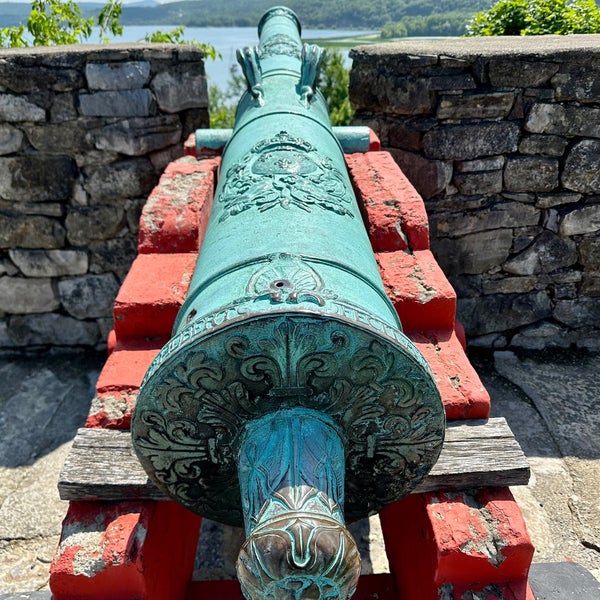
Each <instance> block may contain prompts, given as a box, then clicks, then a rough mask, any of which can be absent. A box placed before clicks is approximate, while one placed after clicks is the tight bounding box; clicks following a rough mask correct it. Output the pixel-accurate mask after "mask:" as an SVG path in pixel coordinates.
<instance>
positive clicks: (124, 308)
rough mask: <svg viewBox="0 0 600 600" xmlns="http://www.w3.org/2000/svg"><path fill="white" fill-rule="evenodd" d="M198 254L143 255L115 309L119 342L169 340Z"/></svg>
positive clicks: (132, 268) (136, 263)
mask: <svg viewBox="0 0 600 600" xmlns="http://www.w3.org/2000/svg"><path fill="white" fill-rule="evenodd" d="M197 258H198V255H197V254H196V253H186V254H140V255H139V256H138V257H137V258H136V259H135V260H134V261H133V264H132V265H131V269H130V271H129V274H128V275H127V277H126V278H125V281H124V282H123V285H122V286H121V289H120V290H119V293H118V294H117V298H116V300H115V306H114V317H115V332H116V336H117V339H118V340H119V341H122V340H126V339H140V338H141V339H144V338H156V337H169V336H170V334H171V330H172V329H173V323H174V321H175V318H176V317H177V313H178V312H179V309H180V308H181V305H182V304H183V301H184V300H185V297H186V295H187V291H188V288H189V284H190V279H191V276H192V273H193V272H194V267H195V266H196V260H197Z"/></svg>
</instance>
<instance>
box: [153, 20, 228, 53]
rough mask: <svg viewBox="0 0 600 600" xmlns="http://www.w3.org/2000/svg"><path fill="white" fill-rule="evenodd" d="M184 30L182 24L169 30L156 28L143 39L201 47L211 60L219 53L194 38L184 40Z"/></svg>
mask: <svg viewBox="0 0 600 600" xmlns="http://www.w3.org/2000/svg"><path fill="white" fill-rule="evenodd" d="M184 31H185V27H184V26H183V25H180V26H179V27H175V29H172V30H171V31H161V30H160V29H157V30H156V31H153V32H152V33H148V34H146V36H145V37H144V41H146V42H150V43H152V44H192V45H193V46H199V47H200V48H202V51H203V52H204V56H205V57H206V58H212V59H213V60H214V59H216V58H217V56H218V55H219V53H218V52H217V50H216V49H215V47H214V46H211V45H210V44H204V43H202V42H198V41H196V40H186V39H184V37H183V34H184Z"/></svg>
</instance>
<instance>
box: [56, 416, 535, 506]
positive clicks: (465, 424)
mask: <svg viewBox="0 0 600 600" xmlns="http://www.w3.org/2000/svg"><path fill="white" fill-rule="evenodd" d="M528 480H529V464H528V462H527V458H526V457H525V455H524V454H523V451H522V450H521V447H520V446H519V444H518V442H517V440H516V439H515V438H514V436H513V434H512V432H511V430H510V428H509V426H508V424H507V423H506V420H505V419H504V418H502V417H496V418H492V419H481V420H479V419H477V420H470V421H453V422H452V421H451V422H449V423H448V425H447V427H446V439H445V441H444V447H443V449H442V453H441V454H440V458H439V459H438V461H437V463H436V464H435V466H434V467H433V469H432V470H431V471H430V473H429V475H428V476H427V477H426V478H425V480H424V481H423V482H421V484H420V485H419V486H418V487H417V488H416V489H415V490H414V492H430V491H434V490H439V489H469V488H475V487H506V486H509V485H524V484H526V483H527V482H528ZM58 489H59V493H60V497H61V498H62V499H63V500H127V499H133V498H138V499H149V500H150V499H152V500H165V499H166V497H165V496H164V495H163V494H162V492H160V491H159V490H158V489H157V488H156V487H155V486H154V484H153V483H152V482H151V481H150V480H149V479H148V477H147V476H146V473H145V472H144V471H143V469H142V467H141V466H140V464H139V462H138V460H137V458H136V456H135V453H134V451H133V447H132V445H131V435H130V433H129V431H118V430H114V429H79V431H78V432H77V436H76V437H75V440H74V441H73V446H72V448H71V451H70V453H69V455H68V456H67V460H66V461H65V464H64V466H63V469H62V471H61V474H60V477H59V482H58Z"/></svg>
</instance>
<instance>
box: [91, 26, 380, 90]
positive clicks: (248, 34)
mask: <svg viewBox="0 0 600 600" xmlns="http://www.w3.org/2000/svg"><path fill="white" fill-rule="evenodd" d="M175 27H176V26H175V25H173V26H169V25H144V26H130V27H125V28H124V29H123V35H122V36H119V37H116V38H114V39H113V41H115V42H142V41H144V36H145V35H146V34H147V33H151V32H153V31H156V30H158V29H160V30H161V31H172V30H173V29H175ZM367 33H371V32H369V31H348V30H333V29H305V30H304V31H303V32H302V37H303V38H307V39H317V38H318V39H326V38H332V37H335V38H339V37H354V36H356V35H363V34H367ZM184 38H185V39H186V40H190V41H191V40H197V41H199V42H204V43H207V44H211V45H213V46H214V47H215V48H216V50H217V52H219V53H220V54H221V58H219V59H217V60H207V61H206V62H205V67H206V73H207V75H208V79H209V84H216V85H218V86H219V87H221V88H225V87H226V85H227V81H228V80H229V71H230V67H231V65H234V64H236V59H235V52H236V50H237V49H238V48H241V47H244V46H254V45H256V44H257V43H258V33H257V31H256V28H255V27H187V28H186V29H185V31H184ZM89 41H90V42H91V43H97V42H98V41H99V33H98V31H97V30H95V31H94V34H93V36H92V37H91V38H90V40H89ZM341 52H342V54H343V55H344V57H345V58H346V60H348V58H347V56H348V51H347V50H346V51H344V50H341Z"/></svg>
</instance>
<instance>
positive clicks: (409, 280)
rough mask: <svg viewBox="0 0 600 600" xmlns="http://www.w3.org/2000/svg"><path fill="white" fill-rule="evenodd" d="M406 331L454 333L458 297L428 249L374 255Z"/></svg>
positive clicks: (386, 289)
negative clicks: (408, 252)
mask: <svg viewBox="0 0 600 600" xmlns="http://www.w3.org/2000/svg"><path fill="white" fill-rule="evenodd" d="M375 258H376V259H377V264H378V266H379V271H380V273H381V278H382V280H383V286H384V289H385V292H386V295H387V296H388V298H389V299H390V300H391V302H392V304H393V305H394V308H395V309H396V312H397V313H398V316H399V317H400V321H401V322H402V327H403V329H404V330H405V331H429V330H438V329H439V330H453V329H454V318H455V314H456V294H455V292H454V290H453V289H452V286H451V285H450V283H449V282H448V280H447V279H446V276H445V275H444V273H443V272H442V270H441V269H440V267H439V265H438V263H437V262H436V260H435V258H434V257H433V254H431V252H430V251H429V250H416V251H414V252H413V253H412V254H407V253H406V252H402V251H398V252H380V253H377V254H376V255H375Z"/></svg>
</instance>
